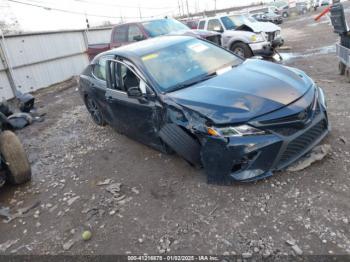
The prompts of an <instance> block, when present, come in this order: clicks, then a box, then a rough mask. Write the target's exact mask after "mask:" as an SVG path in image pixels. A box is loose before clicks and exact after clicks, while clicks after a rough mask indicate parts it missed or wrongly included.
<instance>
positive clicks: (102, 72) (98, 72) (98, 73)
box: [88, 56, 113, 123]
mask: <svg viewBox="0 0 350 262" xmlns="http://www.w3.org/2000/svg"><path fill="white" fill-rule="evenodd" d="M112 58H113V56H103V57H101V58H99V59H98V60H97V61H96V63H95V64H92V65H91V70H92V77H91V79H90V81H89V82H88V85H89V94H88V95H89V96H90V97H91V98H92V99H93V100H94V101H95V102H96V103H97V104H98V107H99V109H100V110H101V113H102V115H103V117H104V119H105V120H106V121H107V122H108V123H110V122H111V121H112V115H111V114H110V112H109V109H108V106H107V104H106V96H105V93H106V89H107V75H106V64H107V60H108V59H112Z"/></svg>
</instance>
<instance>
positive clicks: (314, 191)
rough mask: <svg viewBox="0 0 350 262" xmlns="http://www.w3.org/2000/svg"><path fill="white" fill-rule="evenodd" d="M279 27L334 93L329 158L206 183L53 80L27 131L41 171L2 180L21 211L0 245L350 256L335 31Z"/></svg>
mask: <svg viewBox="0 0 350 262" xmlns="http://www.w3.org/2000/svg"><path fill="white" fill-rule="evenodd" d="M282 28H283V34H284V36H285V39H286V46H289V47H290V48H291V50H290V51H285V50H284V51H281V52H282V55H283V57H285V58H286V60H284V61H283V63H284V64H286V65H291V66H295V67H298V68H300V69H302V70H304V71H306V72H307V73H308V74H309V75H310V76H311V77H312V78H313V79H314V80H315V81H316V82H317V83H318V84H319V85H320V86H322V87H323V88H324V90H325V93H326V95H327V102H328V106H329V109H328V112H329V118H330V121H331V124H332V131H331V133H330V135H329V136H328V137H327V138H326V139H325V140H324V141H323V142H322V143H323V144H330V145H331V151H330V153H329V154H328V155H327V156H326V157H325V158H324V159H322V160H321V161H318V162H316V163H314V164H312V165H311V166H310V167H308V168H306V169H304V170H302V171H299V172H279V173H276V174H275V175H274V176H273V177H271V178H269V179H267V180H263V181H260V182H257V183H250V184H237V185H234V186H229V187H225V186H214V185H208V184H206V178H205V175H204V173H203V171H202V170H196V169H194V168H192V167H191V166H189V165H188V164H187V163H186V162H185V161H183V160H182V159H181V158H179V157H178V156H176V155H170V156H169V155H164V154H161V153H159V152H157V151H155V150H153V149H151V148H149V147H147V146H144V145H142V144H140V143H138V142H135V141H133V140H130V139H129V138H127V137H125V136H123V135H120V134H118V133H116V132H115V131H113V130H112V129H111V128H110V127H104V128H101V127H98V126H96V125H94V124H93V122H92V121H91V119H90V117H89V116H88V113H87V111H86V110H85V107H84V106H83V104H82V100H81V99H80V97H79V95H78V92H77V89H76V87H72V88H68V89H60V88H59V87H58V88H57V87H56V88H50V89H47V90H44V91H42V92H40V93H39V94H37V101H38V102H37V105H38V106H39V107H40V109H41V110H42V111H44V112H46V113H47V115H46V118H45V121H44V122H42V123H35V124H33V125H32V126H29V127H27V128H25V129H24V130H21V131H20V132H19V135H20V137H21V139H22V140H23V143H24V144H25V147H26V150H27V152H28V154H29V158H30V161H31V163H32V170H33V179H32V181H31V182H30V183H28V184H26V185H23V186H20V187H12V186H5V187H4V188H2V189H1V191H2V192H1V194H0V203H1V206H6V207H9V208H10V212H11V214H12V215H13V217H14V219H13V220H11V221H6V219H4V220H3V221H2V222H1V221H0V224H1V225H0V252H1V254H13V253H16V254H164V253H165V254H175V253H176V254H225V255H226V254H244V256H245V257H249V256H251V255H253V254H260V255H263V256H265V257H271V258H276V257H279V256H283V255H287V254H288V255H296V254H301V253H303V254H319V255H325V254H350V232H349V220H350V202H349V198H350V193H349V192H350V191H349V185H350V184H349V182H350V178H349V169H350V163H349V154H350V153H349V151H350V150H349V149H350V148H349V144H350V134H349V132H348V130H350V121H349V118H350V115H349V109H350V103H349V102H348V101H349V97H350V87H349V83H347V82H346V80H345V77H344V76H339V75H338V73H337V63H338V62H337V58H336V56H335V53H334V48H332V47H331V46H332V45H333V46H334V43H335V42H336V41H337V40H338V36H337V35H335V34H333V33H332V28H331V27H330V26H329V23H328V21H327V19H324V20H322V21H321V22H320V23H318V24H315V23H314V22H313V20H312V18H311V17H310V16H305V17H298V18H294V19H292V20H290V21H287V22H286V23H284V24H283V25H282ZM286 52H289V53H288V54H287V53H286ZM33 206H34V207H33ZM26 207H28V208H26ZM30 207H32V208H30ZM23 208H24V209H23ZM16 214H17V215H16ZM84 230H89V231H91V233H92V238H91V239H90V240H89V241H83V240H82V239H81V234H82V232H83V231H84Z"/></svg>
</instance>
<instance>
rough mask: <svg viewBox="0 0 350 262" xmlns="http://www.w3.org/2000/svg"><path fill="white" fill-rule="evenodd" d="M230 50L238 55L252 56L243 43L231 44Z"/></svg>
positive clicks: (248, 48)
mask: <svg viewBox="0 0 350 262" xmlns="http://www.w3.org/2000/svg"><path fill="white" fill-rule="evenodd" d="M231 51H232V52H233V53H234V54H235V55H238V56H240V57H243V58H249V57H252V56H253V53H252V51H251V49H250V47H249V46H248V45H247V44H245V43H235V44H233V45H232V46H231Z"/></svg>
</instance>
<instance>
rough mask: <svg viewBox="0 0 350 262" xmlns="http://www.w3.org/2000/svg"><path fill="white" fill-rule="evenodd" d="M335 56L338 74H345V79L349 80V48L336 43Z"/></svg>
mask: <svg viewBox="0 0 350 262" xmlns="http://www.w3.org/2000/svg"><path fill="white" fill-rule="evenodd" d="M337 56H338V59H339V67H338V69H339V74H340V75H345V76H346V80H347V81H348V82H350V49H349V48H347V47H345V46H342V45H341V44H337Z"/></svg>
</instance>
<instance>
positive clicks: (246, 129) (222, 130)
mask: <svg viewBox="0 0 350 262" xmlns="http://www.w3.org/2000/svg"><path fill="white" fill-rule="evenodd" d="M207 130H208V134H209V135H211V136H218V137H231V136H257V135H266V134H267V132H266V131H264V130H261V129H257V128H255V127H252V126H250V125H241V126H229V127H208V128H207Z"/></svg>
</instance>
